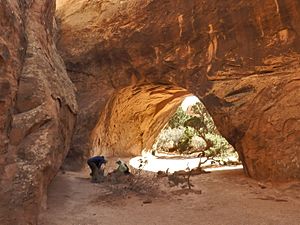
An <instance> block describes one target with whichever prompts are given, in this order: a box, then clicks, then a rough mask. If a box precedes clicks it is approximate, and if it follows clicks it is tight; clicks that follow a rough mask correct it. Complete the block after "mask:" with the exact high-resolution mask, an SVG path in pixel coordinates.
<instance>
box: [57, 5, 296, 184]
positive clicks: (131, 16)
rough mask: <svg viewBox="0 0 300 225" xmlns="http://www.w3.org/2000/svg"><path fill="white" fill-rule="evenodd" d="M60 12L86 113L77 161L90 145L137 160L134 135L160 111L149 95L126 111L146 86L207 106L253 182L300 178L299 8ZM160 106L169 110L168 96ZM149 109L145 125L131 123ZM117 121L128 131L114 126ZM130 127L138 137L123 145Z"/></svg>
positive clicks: (74, 154)
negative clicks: (177, 91) (182, 93)
mask: <svg viewBox="0 0 300 225" xmlns="http://www.w3.org/2000/svg"><path fill="white" fill-rule="evenodd" d="M57 6H58V7H57V18H58V22H59V27H60V38H59V44H58V47H59V50H60V52H61V54H62V56H63V59H64V61H65V63H66V66H67V71H68V74H69V76H70V78H71V79H72V81H73V82H74V83H75V85H76V87H77V90H78V93H77V96H78V103H79V106H80V112H79V121H78V124H77V128H76V134H75V136H74V139H73V142H72V148H71V152H70V154H69V158H68V159H69V160H70V161H73V162H75V161H76V160H78V161H77V162H80V160H82V159H84V158H85V156H86V155H88V154H89V152H90V150H91V149H92V147H95V148H96V149H104V150H105V151H104V152H105V153H107V151H109V147H111V148H112V149H111V151H112V152H118V153H121V152H122V153H126V152H127V151H129V152H130V153H133V152H134V153H136V151H137V150H136V149H137V148H138V147H136V146H141V145H140V140H139V137H138V136H137V135H138V133H137V132H136V129H135V127H136V126H137V125H138V124H143V121H144V120H145V121H147V118H146V114H147V111H148V110H150V111H149V113H150V117H152V116H153V115H152V114H151V113H152V112H153V111H152V107H150V108H147V105H151V100H149V97H143V94H141V95H140V97H141V99H138V100H137V101H138V104H139V105H141V104H144V106H142V107H137V108H136V107H134V106H133V105H134V104H135V103H134V102H133V100H129V101H128V102H127V103H128V104H127V105H126V98H129V99H130V98H131V97H130V96H133V95H134V93H135V88H134V87H132V86H137V87H141V88H142V89H141V92H146V86H147V85H158V86H159V85H172V86H174V87H178V88H184V89H186V90H187V91H188V92H190V93H193V94H194V95H196V96H198V97H199V98H200V99H202V101H203V102H204V104H205V105H206V107H207V108H208V110H209V112H210V113H211V115H212V116H213V118H214V120H215V122H216V125H217V126H218V128H219V130H220V131H221V133H222V134H223V135H224V136H225V137H226V138H227V139H228V140H229V142H230V143H231V144H233V145H234V146H235V148H236V149H237V151H238V152H239V154H240V157H241V159H242V160H243V163H244V167H245V172H246V173H247V174H249V175H250V176H252V177H255V178H259V179H273V180H275V179H277V180H284V179H293V178H300V113H299V109H300V98H299V97H300V91H299V88H300V78H299V76H300V64H299V62H300V61H299V59H300V54H299V53H300V37H299V35H300V23H299V21H300V2H299V1H294V0H280V1H279V0H265V1H258V0H251V1H249V0H247V1H246V0H227V1H223V0H211V1H193V0H178V1H174V0H164V1H161V0H127V1H121V0H120V1H112V0H108V1H107V0H106V1H102V0H89V1H88V0H58V2H57ZM145 84H147V85H146V86H144V87H145V89H144V90H143V85H145ZM123 88H125V89H124V90H125V91H124V93H123V91H122V89H123ZM130 89H131V93H130ZM162 89H163V88H161V95H162V96H164V93H165V92H164V91H163V90H162ZM120 90H121V91H120ZM128 91H129V92H128ZM123 95H124V96H123ZM116 96H117V97H116ZM114 98H117V99H119V100H118V101H119V102H118V103H117V102H115V100H114ZM165 98H166V99H167V98H168V96H166V97H165ZM143 99H145V101H144V102H143V101H142V100H143ZM150 99H152V98H151V97H150ZM152 101H153V104H154V105H156V104H161V108H163V107H164V106H162V105H166V104H168V101H164V97H162V98H161V100H159V99H152ZM107 102H108V104H107V105H106V103H107ZM175 105H176V104H174V107H175ZM126 107H128V109H126ZM153 107H155V106H153ZM141 109H143V110H144V109H145V112H144V113H142V116H141V118H142V120H143V121H140V122H139V123H138V122H133V123H132V124H131V123H130V122H129V121H130V120H131V119H132V118H133V117H134V114H135V113H140V110H141ZM134 110H136V111H134ZM125 111H126V112H125ZM114 113H115V114H114ZM166 115H167V114H164V115H163V116H166ZM119 116H120V118H119ZM154 117H155V115H154ZM163 120H165V118H164V119H163V117H160V118H157V119H156V121H155V122H154V124H153V125H152V124H151V126H155V124H158V125H159V124H160V123H161V122H162V121H163ZM97 121H98V125H97V126H96V128H95V124H96V122H97ZM114 121H123V122H125V121H126V122H125V124H127V125H125V124H124V125H123V126H119V127H113V124H114ZM149 121H150V120H149ZM149 123H151V122H149ZM101 124H102V125H101ZM149 125H150V124H149ZM105 126H106V128H105V129H106V130H105V129H104V128H103V127H105ZM142 126H143V127H145V126H146V125H145V124H143V125H142ZM99 127H100V128H99ZM101 127H102V128H101ZM94 128H95V129H94ZM98 128H99V129H98ZM97 129H98V136H99V138H98V142H97V141H94V142H93V140H95V139H93V137H95V135H96V136H97V134H95V133H97V132H96V131H97ZM126 129H127V132H128V133H131V132H132V134H128V135H125V137H124V138H123V137H122V136H121V135H119V134H120V133H122V132H124V130H126ZM92 130H94V132H92ZM104 130H105V132H104ZM106 132H110V133H106ZM104 133H106V134H104ZM141 133H142V132H140V134H141ZM91 134H93V135H92V141H91V139H90V138H91ZM110 135H116V136H115V138H113V137H111V136H110ZM101 137H102V140H101ZM128 137H131V138H130V140H128V141H126V138H128ZM134 137H135V139H134ZM96 139H97V138H96ZM117 139H120V140H119V141H117ZM134 146H135V147H134ZM132 147H133V148H134V150H133V151H132V149H133V148H132ZM117 149H118V150H117ZM98 153H99V151H98ZM79 165H80V164H77V165H73V166H74V167H76V166H79Z"/></svg>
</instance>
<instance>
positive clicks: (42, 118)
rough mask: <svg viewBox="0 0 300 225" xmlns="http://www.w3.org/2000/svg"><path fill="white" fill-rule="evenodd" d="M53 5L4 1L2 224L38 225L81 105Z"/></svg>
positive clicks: (0, 36)
mask: <svg viewBox="0 0 300 225" xmlns="http://www.w3.org/2000/svg"><path fill="white" fill-rule="evenodd" d="M54 11H55V2H54V1H51V0H49V1H8V0H7V1H6V0H4V1H0V30H1V32H0V73H1V76H0V199H1V200H0V224H1V225H2V224H3V225H12V224H24V225H25V224H26V225H28V224H37V215H38V212H39V210H40V207H41V205H42V204H45V203H46V193H47V185H48V184H49V182H50V181H51V179H52V178H53V177H54V175H55V174H56V172H57V171H58V169H59V167H60V165H61V164H62V161H63V159H64V157H65V156H66V154H67V151H68V149H69V145H70V141H71V136H72V132H73V128H74V125H75V119H76V111H77V103H76V100H75V94H74V86H73V84H72V83H71V82H70V80H69V78H68V76H67V73H66V70H65V66H64V63H63V61H62V59H61V57H60V56H59V55H58V54H57V50H56V47H55V43H54V40H53V37H54V35H55V32H56V30H55V20H54Z"/></svg>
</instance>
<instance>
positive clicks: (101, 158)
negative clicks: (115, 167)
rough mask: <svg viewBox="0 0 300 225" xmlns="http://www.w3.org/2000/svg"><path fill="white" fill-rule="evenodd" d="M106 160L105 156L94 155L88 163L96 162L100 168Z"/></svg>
mask: <svg viewBox="0 0 300 225" xmlns="http://www.w3.org/2000/svg"><path fill="white" fill-rule="evenodd" d="M106 162H107V161H106V160H105V158H104V156H94V157H92V158H89V159H88V161H87V163H88V164H89V163H95V164H96V166H97V167H98V168H100V167H101V165H102V164H103V163H106Z"/></svg>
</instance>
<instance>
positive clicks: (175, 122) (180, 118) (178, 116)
mask: <svg viewBox="0 0 300 225" xmlns="http://www.w3.org/2000/svg"><path fill="white" fill-rule="evenodd" d="M189 118H190V116H189V115H187V114H186V113H185V112H184V111H183V109H182V107H181V106H179V107H178V109H177V110H176V112H175V114H174V116H172V118H171V119H170V120H169V122H168V125H167V127H171V128H172V129H174V128H178V127H180V126H184V123H185V121H187V120H188V119H189Z"/></svg>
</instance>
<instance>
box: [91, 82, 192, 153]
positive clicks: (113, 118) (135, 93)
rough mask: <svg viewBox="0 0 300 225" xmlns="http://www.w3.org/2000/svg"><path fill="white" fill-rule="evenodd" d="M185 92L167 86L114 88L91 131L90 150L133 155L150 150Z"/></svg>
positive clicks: (186, 94) (185, 94)
mask: <svg viewBox="0 0 300 225" xmlns="http://www.w3.org/2000/svg"><path fill="white" fill-rule="evenodd" d="M189 94H190V93H189V92H188V91H186V90H185V89H180V88H174V87H172V86H170V85H169V86H168V85H140V86H138V85H134V86H129V87H127V88H123V89H121V90H119V91H116V93H114V95H113V96H112V97H111V98H110V100H109V102H108V103H107V105H106V107H105V109H104V110H103V111H102V112H101V117H100V119H99V122H98V124H97V125H96V127H95V129H94V130H93V132H92V140H91V141H92V146H93V151H94V152H95V153H99V152H101V153H102V154H105V155H106V156H133V155H139V154H140V153H141V150H143V149H151V147H152V145H153V142H154V140H155V138H156V137H157V135H158V134H159V132H160V131H161V129H162V128H163V127H164V126H165V124H166V123H167V122H168V120H169V118H170V117H171V116H172V115H173V114H174V113H175V110H176V109H177V108H178V106H179V105H180V104H181V102H182V101H183V99H184V97H186V96H188V95H189Z"/></svg>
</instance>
